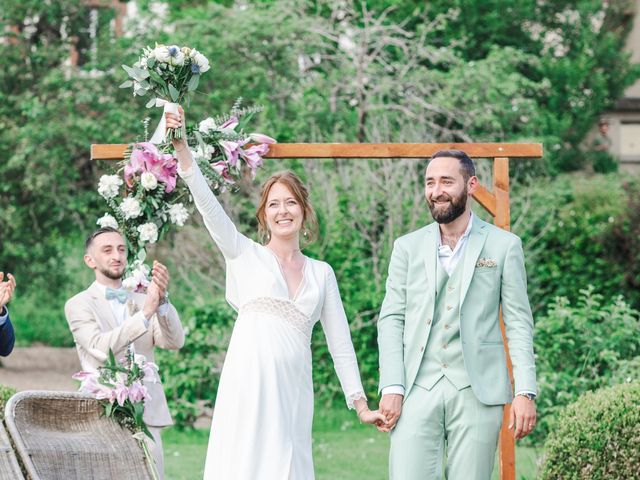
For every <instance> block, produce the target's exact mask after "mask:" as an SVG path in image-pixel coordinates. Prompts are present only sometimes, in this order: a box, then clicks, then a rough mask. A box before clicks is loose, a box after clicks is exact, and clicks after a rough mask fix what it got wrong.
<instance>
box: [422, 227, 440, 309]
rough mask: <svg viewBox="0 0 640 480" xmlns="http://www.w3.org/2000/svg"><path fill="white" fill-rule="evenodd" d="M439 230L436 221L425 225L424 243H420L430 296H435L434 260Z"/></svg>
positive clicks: (435, 276) (436, 252)
mask: <svg viewBox="0 0 640 480" xmlns="http://www.w3.org/2000/svg"><path fill="white" fill-rule="evenodd" d="M439 234H440V230H439V228H438V224H437V223H432V224H430V225H428V226H427V232H426V236H425V241H424V242H425V243H424V245H422V248H423V251H424V266H425V269H426V272H427V281H428V282H429V289H430V291H431V294H432V298H435V296H436V285H437V283H438V279H437V272H436V262H437V261H438V237H437V235H439Z"/></svg>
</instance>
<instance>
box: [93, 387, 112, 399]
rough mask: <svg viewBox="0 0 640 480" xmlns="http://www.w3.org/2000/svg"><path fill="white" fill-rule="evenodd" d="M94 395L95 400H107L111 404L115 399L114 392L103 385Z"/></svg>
mask: <svg viewBox="0 0 640 480" xmlns="http://www.w3.org/2000/svg"><path fill="white" fill-rule="evenodd" d="M95 395H96V400H109V402H111V403H113V402H114V401H115V399H116V391H115V390H114V389H113V388H109V387H106V386H104V385H101V386H100V389H99V390H98V391H97V392H96V393H95Z"/></svg>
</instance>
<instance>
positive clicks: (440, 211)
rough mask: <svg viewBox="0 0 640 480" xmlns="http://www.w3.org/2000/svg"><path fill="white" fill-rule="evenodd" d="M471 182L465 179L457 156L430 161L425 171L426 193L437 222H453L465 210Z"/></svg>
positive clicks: (428, 203) (432, 214)
mask: <svg viewBox="0 0 640 480" xmlns="http://www.w3.org/2000/svg"><path fill="white" fill-rule="evenodd" d="M471 178H473V179H475V177H471ZM474 181H475V180H474ZM469 183H470V182H469V181H465V178H464V176H463V174H462V171H461V168H460V161H459V160H458V159H457V158H453V157H438V158H434V159H433V160H431V161H430V162H429V165H428V166H427V170H426V172H425V190H424V193H425V197H426V199H427V205H428V206H429V210H430V211H431V216H433V219H434V220H435V221H436V222H438V223H444V224H447V223H451V222H453V221H454V220H455V219H456V218H458V217H460V215H462V214H463V213H464V212H465V210H466V209H467V202H468V200H469V187H470V185H469ZM473 185H475V183H473Z"/></svg>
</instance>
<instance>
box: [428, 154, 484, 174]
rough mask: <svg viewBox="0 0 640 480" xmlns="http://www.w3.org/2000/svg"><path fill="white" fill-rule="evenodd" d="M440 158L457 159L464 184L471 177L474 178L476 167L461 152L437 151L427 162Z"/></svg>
mask: <svg viewBox="0 0 640 480" xmlns="http://www.w3.org/2000/svg"><path fill="white" fill-rule="evenodd" d="M442 157H451V158H456V159H458V162H459V163H460V173H462V178H464V181H465V182H466V181H467V180H469V179H470V178H471V177H475V176H476V166H475V164H474V163H473V160H471V158H469V155H467V154H466V153H465V152H463V151H462V150H439V151H437V152H436V153H434V154H433V155H431V158H430V159H429V162H431V160H433V159H434V158H442Z"/></svg>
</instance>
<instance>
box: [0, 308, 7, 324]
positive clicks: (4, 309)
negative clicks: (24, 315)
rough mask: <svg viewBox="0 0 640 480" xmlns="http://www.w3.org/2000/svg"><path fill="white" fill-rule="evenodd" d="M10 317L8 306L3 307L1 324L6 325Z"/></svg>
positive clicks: (0, 314) (0, 315)
mask: <svg viewBox="0 0 640 480" xmlns="http://www.w3.org/2000/svg"><path fill="white" fill-rule="evenodd" d="M8 317H9V310H8V309H7V307H2V310H1V311H0V325H4V323H5V322H6V321H7V318H8Z"/></svg>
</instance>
